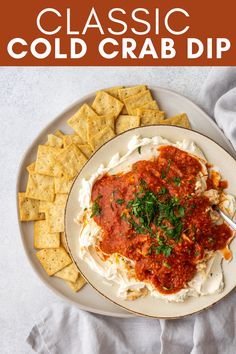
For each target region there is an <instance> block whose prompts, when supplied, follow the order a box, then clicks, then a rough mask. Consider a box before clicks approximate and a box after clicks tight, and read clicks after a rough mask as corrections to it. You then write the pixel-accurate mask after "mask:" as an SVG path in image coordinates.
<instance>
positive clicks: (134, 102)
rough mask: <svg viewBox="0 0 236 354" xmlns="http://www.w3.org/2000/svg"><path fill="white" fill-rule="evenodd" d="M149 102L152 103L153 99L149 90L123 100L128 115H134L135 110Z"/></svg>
mask: <svg viewBox="0 0 236 354" xmlns="http://www.w3.org/2000/svg"><path fill="white" fill-rule="evenodd" d="M151 101H153V98H152V95H151V92H150V91H149V90H146V91H143V92H140V93H138V94H137V95H134V96H130V97H127V98H125V99H124V103H125V107H126V108H127V111H128V113H129V114H130V115H135V113H136V109H137V108H139V107H142V106H143V105H144V104H146V103H148V102H151Z"/></svg>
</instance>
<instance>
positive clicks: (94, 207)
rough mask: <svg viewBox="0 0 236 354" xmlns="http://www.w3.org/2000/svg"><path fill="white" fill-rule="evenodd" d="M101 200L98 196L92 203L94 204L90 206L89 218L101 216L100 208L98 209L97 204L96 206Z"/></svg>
mask: <svg viewBox="0 0 236 354" xmlns="http://www.w3.org/2000/svg"><path fill="white" fill-rule="evenodd" d="M101 198H102V196H101V195H99V196H98V197H97V198H96V199H95V201H94V203H93V205H92V214H91V216H90V217H91V218H93V217H94V216H99V215H101V208H100V206H99V204H98V202H99V200H100V199H101Z"/></svg>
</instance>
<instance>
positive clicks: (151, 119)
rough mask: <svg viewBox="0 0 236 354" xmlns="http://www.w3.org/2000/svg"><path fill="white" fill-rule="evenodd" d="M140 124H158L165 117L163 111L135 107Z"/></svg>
mask: <svg viewBox="0 0 236 354" xmlns="http://www.w3.org/2000/svg"><path fill="white" fill-rule="evenodd" d="M137 113H138V116H139V117H140V122H141V126H145V125H152V124H159V123H160V122H161V121H162V120H163V119H164V118H165V112H162V111H158V110H154V109H140V108H139V109H137Z"/></svg>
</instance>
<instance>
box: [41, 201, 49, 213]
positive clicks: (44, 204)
mask: <svg viewBox="0 0 236 354" xmlns="http://www.w3.org/2000/svg"><path fill="white" fill-rule="evenodd" d="M49 205H51V202H46V201H45V200H40V201H39V212H40V213H46V211H47V209H48V207H49Z"/></svg>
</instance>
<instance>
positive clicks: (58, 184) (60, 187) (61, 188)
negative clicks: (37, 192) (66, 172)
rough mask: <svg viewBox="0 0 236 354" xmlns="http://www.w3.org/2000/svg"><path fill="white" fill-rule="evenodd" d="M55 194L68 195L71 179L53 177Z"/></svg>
mask: <svg viewBox="0 0 236 354" xmlns="http://www.w3.org/2000/svg"><path fill="white" fill-rule="evenodd" d="M54 184H55V193H56V194H57V193H65V194H66V193H67V194H68V193H69V191H70V189H71V186H72V184H73V179H68V178H65V177H54Z"/></svg>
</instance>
